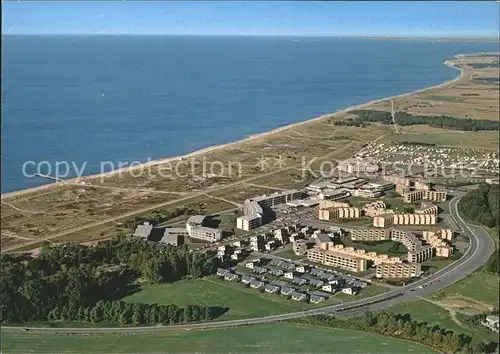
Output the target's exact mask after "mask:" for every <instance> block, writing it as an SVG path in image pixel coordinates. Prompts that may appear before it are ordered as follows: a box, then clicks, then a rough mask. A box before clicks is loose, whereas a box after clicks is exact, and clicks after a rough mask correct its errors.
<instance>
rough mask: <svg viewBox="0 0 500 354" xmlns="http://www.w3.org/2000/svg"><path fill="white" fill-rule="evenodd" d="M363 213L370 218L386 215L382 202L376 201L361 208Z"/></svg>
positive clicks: (384, 205) (385, 207) (385, 208)
mask: <svg viewBox="0 0 500 354" xmlns="http://www.w3.org/2000/svg"><path fill="white" fill-rule="evenodd" d="M363 212H364V213H365V214H366V215H368V216H370V217H374V216H379V215H381V214H384V213H387V205H386V204H385V203H384V202H383V201H381V200H377V201H376V202H373V203H368V204H366V205H365V206H363Z"/></svg>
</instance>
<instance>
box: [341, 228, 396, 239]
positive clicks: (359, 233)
mask: <svg viewBox="0 0 500 354" xmlns="http://www.w3.org/2000/svg"><path fill="white" fill-rule="evenodd" d="M349 233H350V236H351V240H353V241H382V240H389V239H390V238H391V231H390V230H389V229H369V228H359V229H352V230H350V232H349Z"/></svg>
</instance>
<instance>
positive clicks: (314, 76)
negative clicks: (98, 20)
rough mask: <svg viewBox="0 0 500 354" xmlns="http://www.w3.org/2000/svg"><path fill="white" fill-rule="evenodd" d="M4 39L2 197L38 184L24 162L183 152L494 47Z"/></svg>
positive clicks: (397, 85)
mask: <svg viewBox="0 0 500 354" xmlns="http://www.w3.org/2000/svg"><path fill="white" fill-rule="evenodd" d="M2 39H3V41H2V53H3V57H2V60H3V62H2V81H3V82H2V192H6V191H12V190H17V189H22V188H27V187H32V186H36V185H40V184H43V183H45V182H46V181H45V180H44V179H42V178H40V177H35V178H26V177H24V176H23V173H22V166H23V164H24V162H25V161H34V162H36V163H38V162H40V161H48V162H49V163H51V164H52V166H53V165H54V164H55V163H56V161H68V162H70V163H71V162H74V163H76V164H77V165H81V164H82V163H83V162H85V161H86V162H87V165H86V168H85V170H84V171H85V174H91V173H97V172H99V171H100V163H101V161H107V160H110V161H134V160H140V161H146V160H147V159H148V158H152V159H155V158H160V157H168V156H175V155H179V154H184V153H188V152H191V151H194V150H197V149H200V148H203V147H207V146H210V145H214V144H221V143H226V142H230V141H234V140H238V139H240V138H243V137H245V136H248V135H250V134H254V133H258V132H264V131H267V130H270V129H272V128H276V127H280V126H283V125H286V124H290V123H293V122H298V121H303V120H306V119H310V118H313V117H316V116H319V115H321V114H324V113H329V112H333V111H335V110H339V109H342V108H345V107H347V106H350V105H353V104H359V103H363V102H366V101H369V100H373V99H376V98H382V97H387V96H391V95H395V94H400V93H405V92H408V91H412V90H415V89H418V88H423V87H427V86H431V85H436V84H439V83H441V82H443V81H446V80H450V79H452V78H454V77H456V76H457V75H458V71H456V70H453V69H451V68H448V67H446V66H445V65H443V64H442V63H443V61H444V60H446V59H450V58H452V57H453V56H454V55H455V54H457V53H467V52H476V51H494V50H495V49H496V48H495V44H494V43H493V44H488V43H466V42H463V43H454V42H432V41H409V40H408V41H406V40H373V39H345V38H343V39H339V38H257V37H171V36H115V37H113V36H109V37H107V36H95V37H85V36H65V37H56V36H54V37H37V36H6V37H3V38H2ZM27 171H28V172H30V173H31V172H33V171H34V169H33V167H31V168H28V169H27ZM42 172H48V170H47V167H45V169H44V170H43V169H42Z"/></svg>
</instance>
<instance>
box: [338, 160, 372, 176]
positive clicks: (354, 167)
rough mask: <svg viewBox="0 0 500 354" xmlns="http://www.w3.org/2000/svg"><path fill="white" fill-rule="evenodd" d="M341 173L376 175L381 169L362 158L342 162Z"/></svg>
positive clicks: (339, 166)
mask: <svg viewBox="0 0 500 354" xmlns="http://www.w3.org/2000/svg"><path fill="white" fill-rule="evenodd" d="M337 167H338V169H339V171H344V172H348V173H351V174H358V173H375V172H378V170H379V169H380V168H379V166H378V165H377V164H376V163H372V162H369V161H366V160H363V159H360V158H353V159H348V160H345V161H342V162H341V163H340V164H339V165H338V166H337Z"/></svg>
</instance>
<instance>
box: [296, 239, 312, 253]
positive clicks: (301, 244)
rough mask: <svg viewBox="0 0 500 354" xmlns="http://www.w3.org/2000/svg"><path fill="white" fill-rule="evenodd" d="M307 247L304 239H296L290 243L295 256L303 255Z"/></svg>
mask: <svg viewBox="0 0 500 354" xmlns="http://www.w3.org/2000/svg"><path fill="white" fill-rule="evenodd" d="M308 249H309V244H308V243H307V241H305V240H297V241H295V242H294V243H293V245H292V250H293V253H295V254H296V255H297V256H305V255H306V254H307V250H308Z"/></svg>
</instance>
